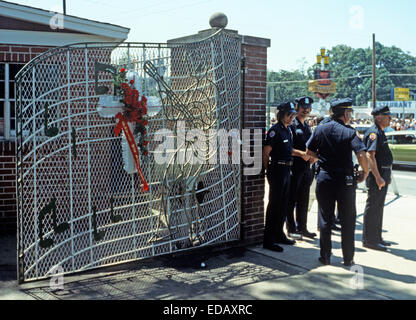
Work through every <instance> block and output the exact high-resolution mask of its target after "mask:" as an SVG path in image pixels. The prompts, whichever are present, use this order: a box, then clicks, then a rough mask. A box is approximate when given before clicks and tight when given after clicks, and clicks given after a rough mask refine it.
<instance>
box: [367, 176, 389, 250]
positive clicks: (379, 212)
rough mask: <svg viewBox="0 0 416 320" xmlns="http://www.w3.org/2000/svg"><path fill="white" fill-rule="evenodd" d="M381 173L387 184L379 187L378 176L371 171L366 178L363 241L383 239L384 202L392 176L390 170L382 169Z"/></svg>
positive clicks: (373, 242) (375, 242) (378, 241)
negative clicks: (366, 192)
mask: <svg viewBox="0 0 416 320" xmlns="http://www.w3.org/2000/svg"><path fill="white" fill-rule="evenodd" d="M380 175H381V176H382V178H383V179H384V180H385V181H386V186H384V187H383V188H381V190H379V189H378V186H377V183H376V178H375V177H374V175H373V174H372V173H370V174H369V175H368V177H367V180H366V185H367V188H368V197H367V202H366V205H365V210H364V226H363V242H364V243H371V244H377V243H380V242H381V240H382V237H381V232H382V225H383V211H384V202H385V200H386V194H387V189H388V183H389V181H390V177H391V171H390V170H380Z"/></svg>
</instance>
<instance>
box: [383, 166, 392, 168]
mask: <svg viewBox="0 0 416 320" xmlns="http://www.w3.org/2000/svg"><path fill="white" fill-rule="evenodd" d="M380 168H381V169H391V168H392V166H381V167H380Z"/></svg>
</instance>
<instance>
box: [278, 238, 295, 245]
mask: <svg viewBox="0 0 416 320" xmlns="http://www.w3.org/2000/svg"><path fill="white" fill-rule="evenodd" d="M276 242H277V243H281V244H289V245H293V244H295V243H296V241H295V240H290V239H288V238H286V239H281V240H277V241H276Z"/></svg>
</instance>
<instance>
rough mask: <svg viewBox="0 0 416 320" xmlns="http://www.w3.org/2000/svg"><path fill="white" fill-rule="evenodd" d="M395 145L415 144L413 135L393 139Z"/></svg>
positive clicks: (415, 139) (398, 136)
mask: <svg viewBox="0 0 416 320" xmlns="http://www.w3.org/2000/svg"><path fill="white" fill-rule="evenodd" d="M394 141H395V144H416V136H415V135H413V134H406V135H405V134H402V135H397V136H395V137H394Z"/></svg>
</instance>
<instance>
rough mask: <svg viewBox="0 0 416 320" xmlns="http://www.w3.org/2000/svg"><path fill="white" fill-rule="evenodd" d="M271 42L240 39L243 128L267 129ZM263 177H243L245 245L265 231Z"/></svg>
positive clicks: (242, 208)
mask: <svg viewBox="0 0 416 320" xmlns="http://www.w3.org/2000/svg"><path fill="white" fill-rule="evenodd" d="M268 47H270V40H269V39H263V38H256V37H249V36H242V48H241V49H242V55H243V57H244V58H245V70H244V72H245V74H244V83H243V82H242V83H243V86H242V88H241V90H242V94H243V95H244V105H242V108H243V128H245V129H261V130H262V132H264V129H265V127H266V80H267V48H268ZM264 183H265V180H264V177H262V176H260V175H254V176H245V175H243V177H242V197H241V198H242V206H241V221H242V240H243V241H244V242H245V243H247V244H254V243H260V242H262V241H263V232H264Z"/></svg>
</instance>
